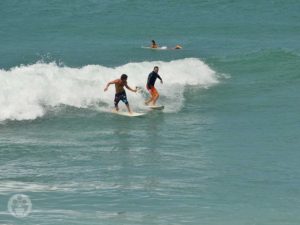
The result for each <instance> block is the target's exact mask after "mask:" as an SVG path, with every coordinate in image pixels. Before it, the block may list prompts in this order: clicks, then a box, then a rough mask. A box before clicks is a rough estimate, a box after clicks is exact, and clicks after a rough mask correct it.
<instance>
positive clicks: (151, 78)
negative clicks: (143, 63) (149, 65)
mask: <svg viewBox="0 0 300 225" xmlns="http://www.w3.org/2000/svg"><path fill="white" fill-rule="evenodd" d="M158 70H159V68H158V66H155V67H154V69H153V71H152V72H151V73H150V74H149V75H148V80H147V85H146V88H147V90H148V91H149V93H150V94H151V97H150V98H149V99H148V100H147V101H145V104H146V105H149V104H150V102H152V104H151V105H155V104H156V101H157V99H158V98H159V93H158V91H157V90H156V88H155V87H154V85H155V81H156V79H157V78H158V79H160V82H161V83H163V80H162V78H161V77H160V76H159V75H158Z"/></svg>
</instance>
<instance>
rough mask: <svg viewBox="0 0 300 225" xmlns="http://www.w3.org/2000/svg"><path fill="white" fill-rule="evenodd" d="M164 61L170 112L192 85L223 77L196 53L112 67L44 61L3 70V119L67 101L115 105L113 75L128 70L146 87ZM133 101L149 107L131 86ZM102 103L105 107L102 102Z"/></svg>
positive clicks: (30, 115)
mask: <svg viewBox="0 0 300 225" xmlns="http://www.w3.org/2000/svg"><path fill="white" fill-rule="evenodd" d="M155 65H157V66H159V67H160V71H159V74H160V75H161V76H162V78H163V80H164V84H163V85H162V84H160V82H157V84H156V87H157V89H158V91H159V92H160V94H161V99H160V102H161V104H164V105H166V106H167V107H166V112H176V111H178V110H179V109H180V108H181V107H182V106H183V102H184V97H183V93H184V89H185V86H186V85H197V86H199V87H204V88H207V87H210V86H211V85H214V84H216V83H218V77H217V75H216V73H215V71H213V70H212V69H211V68H210V67H209V66H208V65H206V64H205V63H204V62H202V61H201V60H200V59H196V58H186V59H180V60H174V61H171V62H162V61H154V62H135V63H128V64H125V65H122V66H119V67H115V68H109V67H104V66H101V65H87V66H84V67H82V68H70V67H67V66H59V65H57V64H55V63H42V62H38V63H36V64H33V65H26V66H24V65H22V66H19V67H15V68H11V69H10V70H8V71H7V70H0V121H3V120H27V119H35V118H37V117H41V116H43V115H45V113H46V112H47V110H48V109H49V107H56V106H60V105H67V106H72V107H76V108H95V107H96V106H98V109H99V110H103V111H104V110H107V109H108V108H109V107H112V106H113V98H114V87H110V88H109V90H108V91H107V92H104V91H103V89H104V87H105V85H106V83H107V82H108V81H111V80H114V79H116V78H119V77H120V75H121V74H123V73H126V74H127V75H128V84H129V86H131V87H135V86H140V87H143V88H144V87H145V83H146V80H147V75H148V74H149V72H151V71H152V69H153V67H154V66H155ZM127 95H128V99H129V102H130V104H131V106H132V107H133V108H135V109H143V107H145V106H143V102H144V97H145V96H143V95H141V94H135V93H131V92H130V91H127ZM99 106H101V107H99Z"/></svg>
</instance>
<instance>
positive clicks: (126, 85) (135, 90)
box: [125, 84, 137, 92]
mask: <svg viewBox="0 0 300 225" xmlns="http://www.w3.org/2000/svg"><path fill="white" fill-rule="evenodd" d="M125 87H126V88H127V89H128V90H130V91H132V92H137V88H135V89H132V88H131V87H129V86H128V84H125Z"/></svg>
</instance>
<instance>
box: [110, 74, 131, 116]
mask: <svg viewBox="0 0 300 225" xmlns="http://www.w3.org/2000/svg"><path fill="white" fill-rule="evenodd" d="M127 77H128V76H127V75H126V74H122V75H121V77H120V79H116V80H113V81H111V82H108V83H107V85H106V87H105V88H104V91H107V90H108V87H109V85H111V84H114V85H115V88H116V94H115V100H114V104H115V108H116V110H117V111H119V106H118V104H119V102H120V100H121V101H122V102H124V103H125V105H126V107H127V109H128V112H129V113H131V110H130V106H129V103H128V100H127V96H126V92H125V89H124V86H125V87H126V88H127V89H128V90H130V91H132V92H137V89H132V88H131V87H129V86H128V84H127Z"/></svg>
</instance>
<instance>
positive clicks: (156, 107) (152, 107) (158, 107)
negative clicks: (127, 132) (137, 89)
mask: <svg viewBox="0 0 300 225" xmlns="http://www.w3.org/2000/svg"><path fill="white" fill-rule="evenodd" d="M148 107H149V108H150V109H157V110H163V109H164V108H165V106H163V105H149V106H148Z"/></svg>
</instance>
